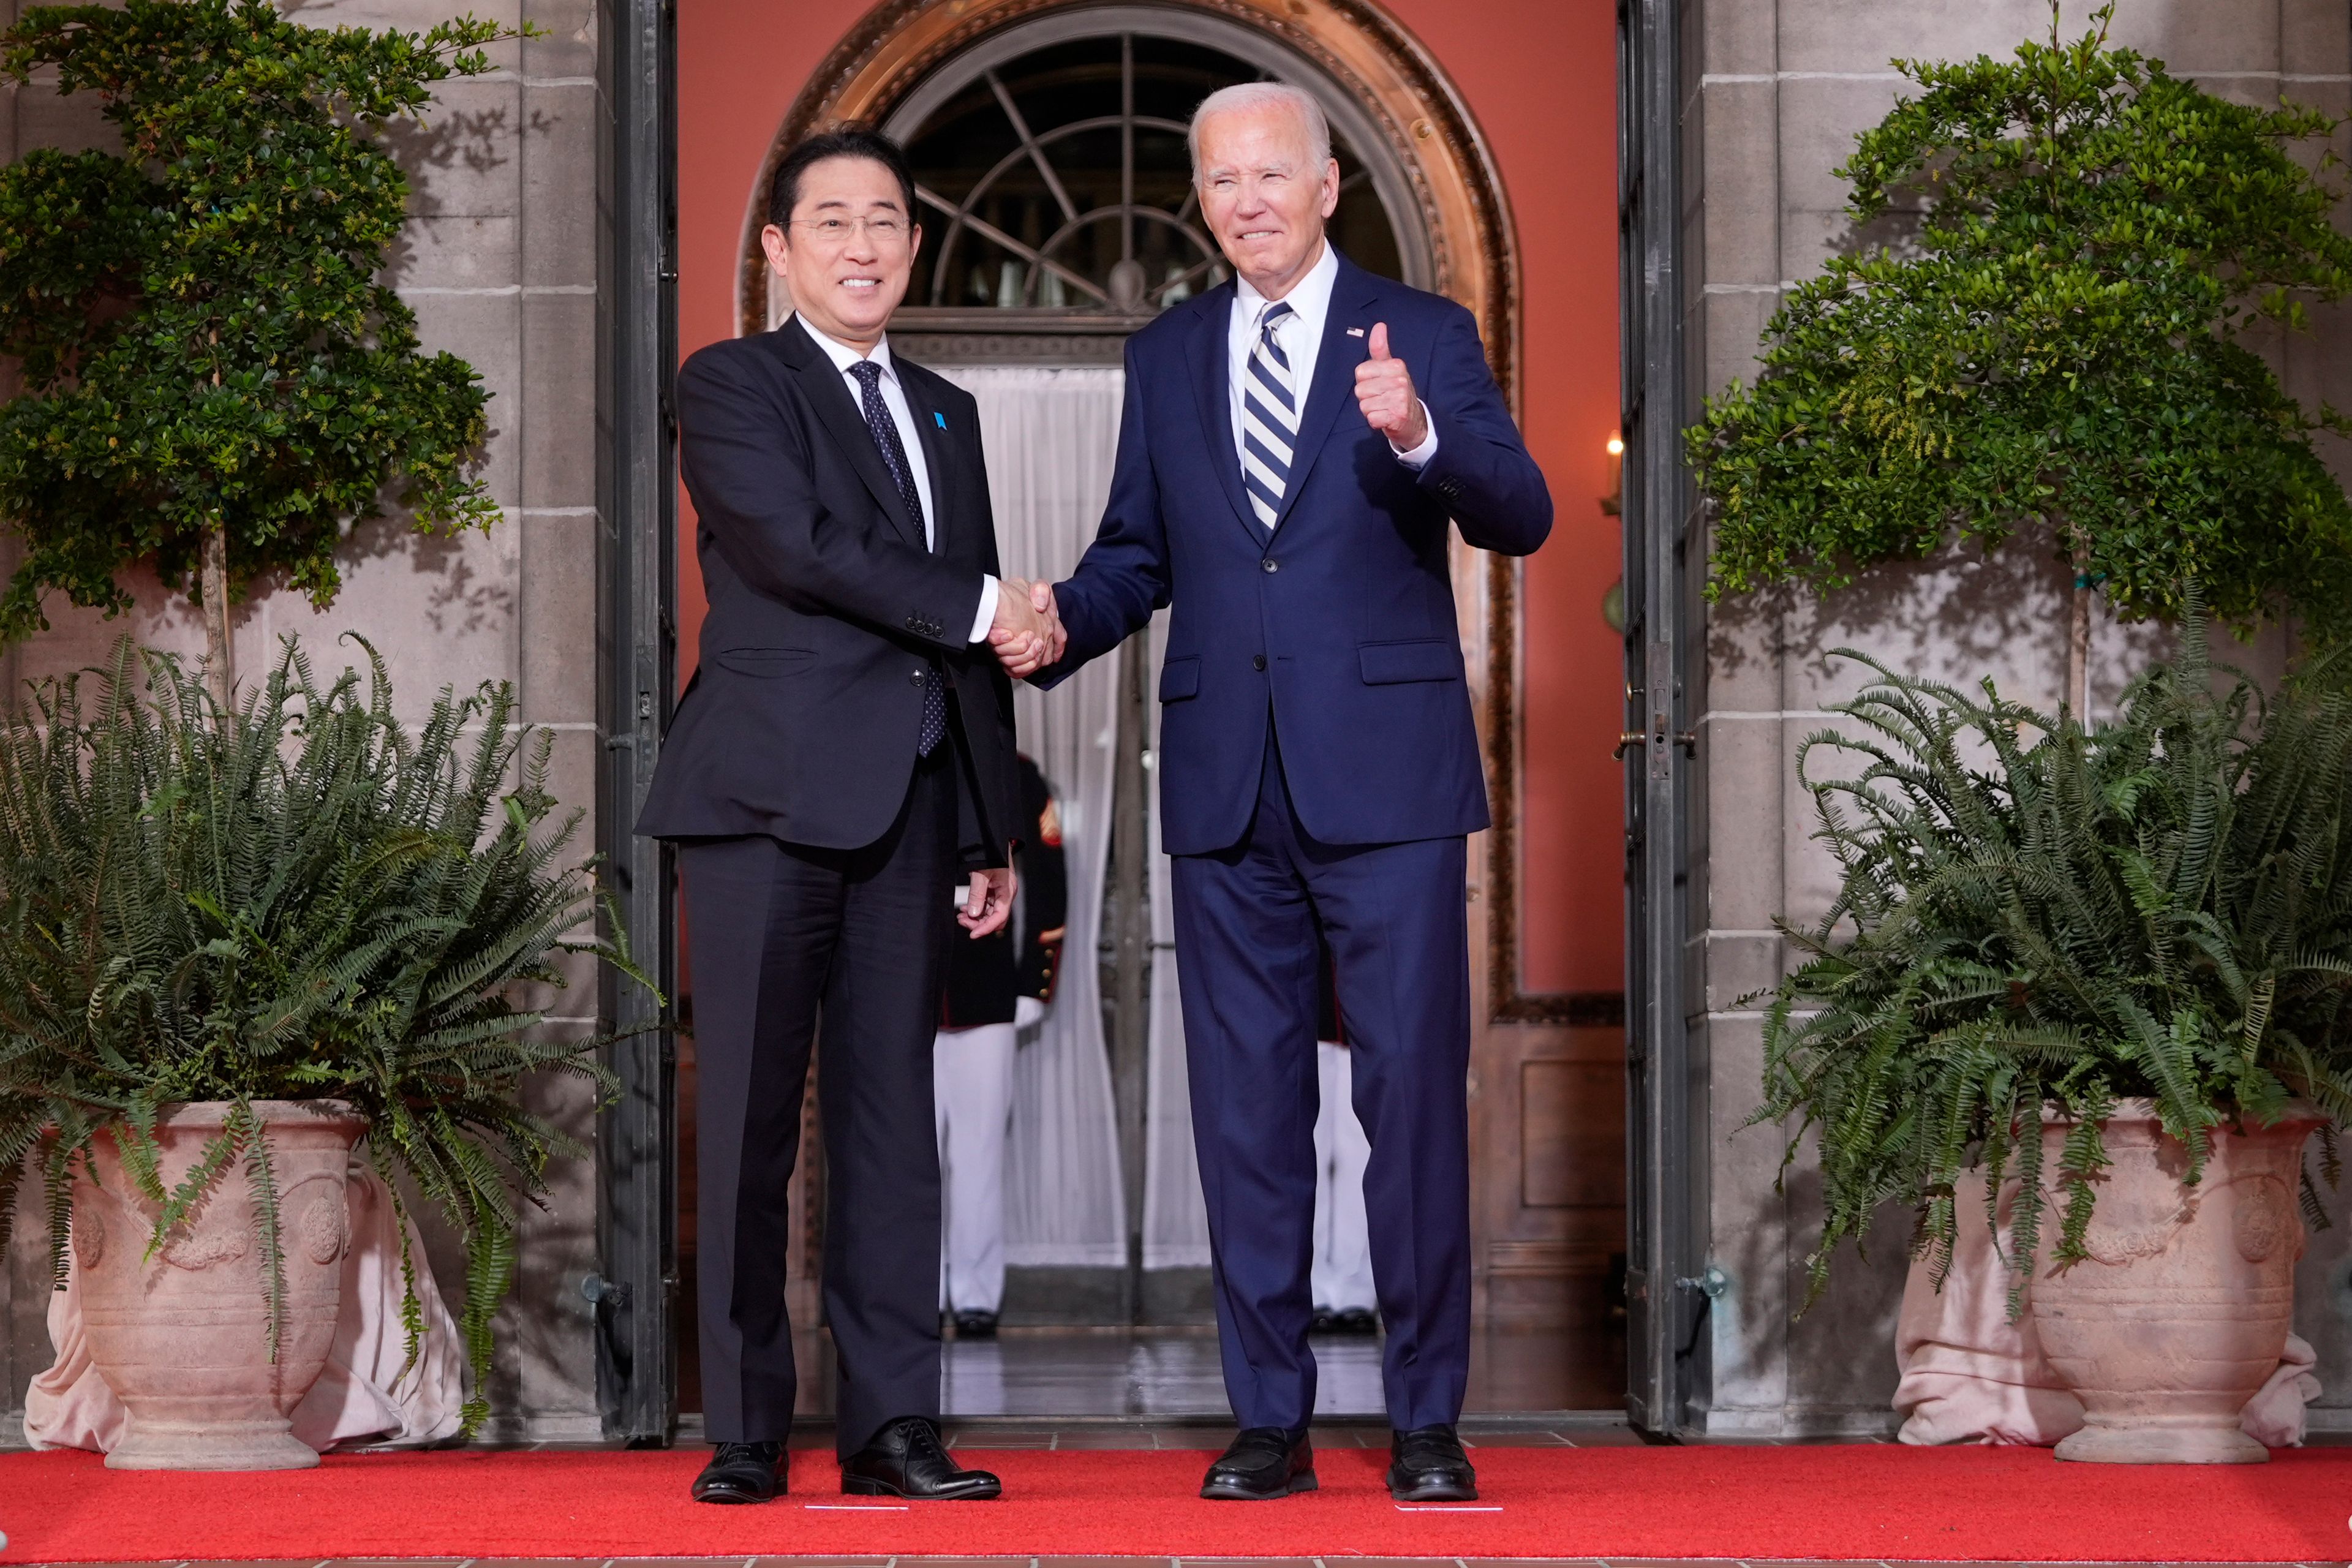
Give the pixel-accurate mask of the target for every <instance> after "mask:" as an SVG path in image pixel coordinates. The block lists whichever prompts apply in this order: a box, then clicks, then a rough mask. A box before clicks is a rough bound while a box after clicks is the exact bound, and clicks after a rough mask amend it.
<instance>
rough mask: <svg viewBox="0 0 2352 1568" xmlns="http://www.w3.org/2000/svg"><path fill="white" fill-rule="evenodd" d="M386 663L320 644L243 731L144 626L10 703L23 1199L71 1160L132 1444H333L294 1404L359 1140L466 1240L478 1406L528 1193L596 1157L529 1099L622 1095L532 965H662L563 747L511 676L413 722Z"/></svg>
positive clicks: (157, 1448)
mask: <svg viewBox="0 0 2352 1568" xmlns="http://www.w3.org/2000/svg"><path fill="white" fill-rule="evenodd" d="M368 658H369V662H370V667H371V669H372V672H373V673H372V675H371V676H370V677H369V678H368V679H367V680H366V681H365V682H362V679H361V677H360V676H359V675H358V674H357V673H356V672H354V671H351V670H346V671H345V672H344V673H343V674H342V675H341V678H340V679H336V680H334V681H332V682H331V683H327V684H321V683H320V682H319V681H318V680H316V679H314V678H313V677H312V675H311V672H310V667H309V665H308V664H307V662H306V661H305V660H304V658H302V656H301V654H300V653H299V649H298V648H297V647H296V646H295V645H294V643H293V642H292V641H291V640H290V639H289V641H288V642H287V643H286V645H285V647H284V649H283V651H282V652H281V653H280V655H279V657H278V661H277V664H276V665H275V667H274V668H272V669H271V670H270V671H269V674H268V679H267V680H266V681H265V682H264V683H262V684H261V686H260V687H259V688H258V689H257V690H256V691H254V692H253V693H252V694H250V695H249V696H247V699H246V700H245V701H244V703H243V706H242V707H241V708H240V709H239V710H238V711H237V713H236V716H235V721H234V722H223V721H222V720H223V715H221V714H220V713H219V712H218V711H217V710H215V707H214V704H213V700H212V697H211V695H210V693H209V692H208V691H206V690H205V689H204V686H203V684H202V683H201V681H199V680H198V679H194V678H193V677H192V676H191V675H190V674H189V673H188V672H187V671H186V670H184V669H183V668H182V667H181V666H180V664H179V663H178V662H177V661H176V660H175V659H173V658H171V657H169V656H166V655H163V654H157V653H152V652H149V653H141V652H139V651H137V650H135V649H134V648H133V647H131V643H130V642H129V640H128V639H125V640H124V641H122V642H121V643H119V644H118V645H117V646H116V649H115V652H114V656H113V659H112V662H111V663H110V666H109V667H108V668H105V669H103V670H100V671H95V672H86V673H85V674H84V675H81V676H72V677H67V678H65V679H59V680H56V681H52V682H47V683H44V684H42V685H40V686H38V687H37V688H36V689H35V690H34V700H33V701H32V703H31V705H30V706H29V707H28V708H26V709H24V710H19V711H18V712H17V713H16V714H15V715H13V716H12V717H10V718H9V719H7V720H6V721H5V723H0V1216H4V1215H7V1214H9V1213H11V1212H13V1210H14V1207H15V1205H14V1199H15V1197H16V1187H17V1185H18V1184H19V1182H20V1180H22V1179H23V1177H24V1175H25V1174H26V1171H27V1169H28V1167H37V1171H38V1179H39V1182H40V1184H41V1188H42V1199H43V1202H44V1205H45V1208H46V1212H47V1215H48V1218H49V1222H50V1237H49V1239H50V1248H51V1264H52V1268H53V1269H54V1271H55V1272H56V1274H57V1276H58V1279H60V1281H62V1279H63V1278H64V1275H65V1271H66V1269H67V1268H68V1257H69V1256H70V1258H71V1262H72V1265H73V1266H74V1267H76V1268H78V1269H79V1285H80V1289H81V1291H82V1300H83V1303H84V1323H85V1329H86V1331H87V1336H88V1340H89V1347H90V1351H91V1355H92V1359H93V1362H94V1363H95V1364H96V1365H97V1367H98V1369H99V1372H100V1375H101V1376H103V1377H104V1378H105V1380H106V1382H107V1384H108V1385H109V1386H110V1388H111V1389H112V1390H113V1392H114V1393H115V1394H116V1396H117V1397H118V1398H119V1399H120V1400H121V1403H122V1405H124V1407H125V1410H126V1412H127V1415H128V1417H129V1419H128V1426H127V1430H126V1433H125V1436H124V1438H123V1440H122V1441H121V1444H120V1445H118V1446H117V1447H116V1448H115V1449H114V1450H113V1451H112V1452H111V1453H110V1455H109V1458H108V1463H109V1464H110V1465H114V1466H117V1467H129V1468H236V1469H254V1468H297V1467H300V1466H306V1465H314V1464H316V1463H317V1462H318V1456H317V1455H316V1454H315V1453H313V1452H312V1451H311V1450H310V1449H309V1448H308V1447H304V1446H303V1445H302V1444H301V1443H300V1442H299V1441H297V1440H296V1439H295V1438H294V1437H293V1436H291V1435H290V1434H289V1431H288V1424H287V1419H286V1417H287V1415H288V1414H289V1412H290V1411H291V1410H292V1409H293V1407H294V1406H295V1405H297V1404H299V1402H300V1400H301V1398H302V1395H303V1394H305V1393H306V1392H307V1391H308V1389H309V1386H310V1382H311V1381H312V1380H313V1379H315V1378H316V1377H317V1375H318V1373H319V1372H320V1366H321V1365H322V1363H323V1360H324V1357H325V1354H326V1352H327V1349H328V1347H329V1345H330V1343H331V1341H332V1339H333V1336H334V1331H335V1319H336V1311H337V1300H336V1295H337V1289H338V1281H339V1268H338V1264H339V1260H340V1258H341V1253H342V1250H343V1247H345V1245H346V1244H347V1234H346V1229H345V1218H344V1208H343V1177H344V1172H345V1168H346V1163H347V1160H348V1159H349V1157H350V1156H351V1154H352V1150H353V1146H354V1142H355V1141H356V1143H357V1150H358V1155H359V1157H360V1158H362V1159H365V1160H366V1161H368V1162H369V1163H372V1164H373V1166H374V1168H375V1169H376V1171H377V1172H378V1173H379V1174H381V1175H383V1177H384V1178H385V1180H386V1184H387V1185H388V1186H389V1187H390V1190H391V1191H392V1193H393V1194H394V1205H395V1207H396V1208H399V1209H401V1210H403V1211H405V1207H406V1205H407V1204H408V1203H409V1202H410V1201H412V1195H413V1197H414V1198H416V1199H422V1200H423V1201H425V1203H427V1204H429V1205H434V1206H435V1207H436V1208H437V1209H438V1210H439V1211H440V1212H441V1214H442V1215H443V1216H444V1217H445V1218H446V1221H447V1222H448V1224H449V1225H450V1226H452V1227H453V1228H454V1230H455V1231H456V1232H457V1235H458V1236H459V1237H462V1238H463V1241H464V1244H465V1247H466V1258H467V1266H466V1281H465V1290H464V1304H463V1309H462V1310H461V1312H460V1314H459V1316H460V1322H461V1327H462V1332H463V1337H464V1340H465V1344H466V1349H467V1356H468V1359H469V1361H470V1362H471V1364H472V1369H473V1374H474V1376H473V1391H472V1398H471V1399H470V1400H469V1401H468V1403H467V1407H466V1412H465V1422H466V1426H467V1429H468V1430H471V1429H472V1428H473V1427H474V1426H477V1425H478V1423H479V1422H480V1420H481V1419H482V1417H483V1415H484V1414H485V1413H486V1410H487V1405H486V1402H485V1400H484V1397H483V1389H484V1387H485V1383H484V1378H483V1373H484V1372H485V1370H486V1367H487V1363H488V1356H489V1350H490V1321H491V1317H492V1314H493V1313H494V1312H495V1310H497V1308H498V1306H499V1301H500V1300H501V1299H502V1298H503V1297H504V1296H505V1294H506V1291H507V1289H508V1287H509V1283H510V1282H511V1280H512V1279H513V1276H514V1268H515V1258H516V1226H517V1220H518V1216H519V1213H520V1204H522V1203H525V1202H530V1201H535V1200H536V1199H538V1198H540V1197H541V1195H542V1194H544V1192H545V1190H546V1187H545V1182H544V1179H543V1176H544V1172H545V1170H546V1166H547V1163H548V1161H549V1159H550V1158H551V1156H554V1155H557V1154H564V1153H570V1154H579V1153H583V1152H584V1151H583V1150H582V1149H580V1148H579V1147H578V1145H577V1144H576V1143H575V1142H573V1141H572V1139H570V1138H569V1137H567V1136H566V1135H565V1134H564V1133H562V1131H560V1130H559V1129H558V1128H556V1127H554V1126H553V1125H551V1123H549V1122H548V1121H546V1120H544V1119H543V1118H541V1117H539V1116H537V1115H534V1114H532V1113H531V1112H530V1111H529V1110H525V1109H524V1108H523V1106H522V1103H521V1101H520V1094H519V1090H520V1085H521V1084H522V1082H523V1080H524V1079H526V1078H527V1077H529V1076H530V1075H532V1074H541V1073H557V1074H571V1075H574V1076H579V1077H585V1078H588V1079H593V1080H595V1081H596V1082H598V1083H599V1084H600V1085H602V1084H604V1082H605V1074H604V1072H603V1070H602V1069H601V1068H599V1067H598V1066H597V1065H596V1052H597V1050H598V1048H599V1047H601V1046H602V1045H603V1044H604V1041H603V1040H600V1039H593V1038H584V1039H583V1038H568V1039H567V1038H562V1037H550V1036H548V1035H547V1034H546V1033H545V1032H543V1031H542V1030H541V1023H542V1021H543V1016H544V1015H543V1014H542V1012H541V1010H540V1009H539V1008H537V1007H536V1006H534V1005H531V1004H530V1002H529V1001H528V1000H526V993H525V988H526V987H530V986H545V985H549V984H561V983H562V976H561V973H560V971H559V968H558V965H559V963H560V961H562V959H563V958H564V957H565V955H566V954H568V953H575V952H587V953H591V954H593V955H594V956H595V957H596V958H597V959H599V960H601V961H602V962H604V963H612V964H614V965H618V966H620V967H622V968H623V969H624V970H625V971H626V972H628V973H632V974H633V975H634V974H635V970H634V969H633V968H631V967H630V965H629V959H628V954H627V952H626V948H625V944H623V943H622V942H620V941H619V940H618V939H617V938H615V939H614V940H613V941H611V942H605V941H600V940H598V939H597V938H596V937H595V936H594V935H593V932H592V931H589V930H588V929H587V928H588V926H589V923H590V921H592V919H593V916H594V914H595V912H596V910H595V896H594V888H593V883H592V881H591V879H590V868H589V867H588V866H586V865H584V864H574V863H572V862H570V861H569V860H568V859H567V854H568V850H569V847H570V844H571V840H572V833H573V829H574V827H575V826H576V822H577V814H576V813H575V814H572V815H571V816H562V817H559V816H557V813H556V805H555V802H554V799H553V797H552V796H551V795H550V794H549V793H548V788H547V763H548V757H549V753H550V742H551V738H550V737H548V736H547V735H546V734H545V733H544V732H541V734H540V735H539V736H538V737H537V738H536V739H532V738H531V737H530V736H529V735H528V733H527V732H526V731H525V730H524V729H523V728H521V727H519V726H518V725H517V723H516V721H515V699H514V694H513V692H512V690H511V689H510V688H509V687H506V686H504V685H485V686H484V687H483V688H482V689H479V690H478V691H477V692H475V693H474V694H473V695H471V696H467V697H459V696H457V695H456V694H454V693H452V692H449V691H447V690H445V691H443V692H442V694H441V695H440V697H439V699H438V700H436V702H435V703H434V705H433V709H432V711H431V713H430V715H429V716H428V717H427V718H426V719H425V721H424V722H423V724H422V725H421V726H420V727H418V728H416V729H415V730H414V731H411V730H410V729H409V728H408V727H406V726H404V724H403V723H402V722H401V721H399V720H398V719H397V718H395V717H394V711H393V705H392V692H391V687H390V683H389V681H388V680H387V679H386V677H385V674H384V668H383V663H382V661H381V660H380V659H378V658H376V657H375V655H374V652H373V649H369V650H368ZM541 994H545V993H543V992H542V993H541ZM403 1217H405V1215H404V1213H403ZM402 1230H403V1233H404V1234H405V1226H402ZM68 1237H70V1240H69V1241H68ZM0 1242H5V1233H0ZM68 1247H69V1248H70V1253H68ZM414 1263H415V1260H414V1259H413V1258H408V1257H406V1256H404V1258H403V1259H402V1265H403V1273H404V1283H405V1286H406V1292H407V1310H405V1311H404V1319H405V1321H406V1324H407V1328H408V1332H409V1336H410V1353H411V1354H412V1356H413V1355H414V1354H415V1349H416V1339H417V1335H418V1334H419V1332H420V1330H421V1326H422V1322H423V1314H422V1312H421V1310H420V1303H419V1302H418V1300H417V1298H416V1289H417V1283H416V1277H415V1269H414Z"/></svg>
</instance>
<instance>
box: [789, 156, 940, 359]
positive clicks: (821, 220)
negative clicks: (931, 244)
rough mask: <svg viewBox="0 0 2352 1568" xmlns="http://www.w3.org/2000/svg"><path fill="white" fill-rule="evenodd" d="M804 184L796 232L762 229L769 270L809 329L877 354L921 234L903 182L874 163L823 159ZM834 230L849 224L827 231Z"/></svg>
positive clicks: (794, 226)
mask: <svg viewBox="0 0 2352 1568" xmlns="http://www.w3.org/2000/svg"><path fill="white" fill-rule="evenodd" d="M800 185H801V188H800V196H799V199H798V200H797V201H795V202H794V203H793V216H792V223H791V225H790V226H789V227H779V226H776V225H774V224H770V225H769V226H767V227H765V228H763V229H761V231H760V243H761V247H763V248H765V249H766V251H767V253H768V265H769V266H771V267H772V268H775V272H776V276H777V277H779V278H781V279H783V281H784V286H785V287H786V288H788V289H791V290H792V298H793V310H797V311H799V312H800V313H801V315H802V317H803V319H805V320H806V321H807V322H808V324H809V325H810V326H812V327H814V328H815V329H816V330H817V331H820V332H823V333H824V335H825V336H826V337H829V338H832V339H835V341H837V342H845V343H847V344H849V345H850V346H851V347H852V348H856V349H871V348H872V347H873V346H874V345H875V344H876V343H878V342H881V341H882V331H883V329H884V328H885V327H886V326H887V325H888V324H889V321H890V312H891V311H893V310H897V309H898V301H899V300H903V299H905V298H906V297H907V284H908V280H909V279H911V278H912V277H913V275H914V270H915V249H916V247H917V246H918V245H919V244H920V243H921V241H922V237H923V233H922V230H921V229H919V228H917V227H915V226H913V215H911V214H910V213H908V211H907V203H906V197H905V195H904V193H903V192H901V191H900V190H899V188H898V177H897V176H896V175H894V174H891V173H890V171H889V169H888V168H887V167H886V166H885V165H883V164H881V163H876V162H875V161H874V160H873V159H871V158H852V157H841V158H825V159H822V160H820V161H819V162H817V163H812V164H810V165H809V166H808V168H807V169H806V170H804V171H803V173H802V174H801V182H800ZM835 224H838V225H840V226H841V227H840V228H839V229H838V230H830V229H829V228H828V226H831V225H835ZM877 224H878V225H880V226H882V230H883V232H880V233H877ZM893 228H895V230H896V232H895V234H893V233H891V232H890V231H891V230H892V229H893Z"/></svg>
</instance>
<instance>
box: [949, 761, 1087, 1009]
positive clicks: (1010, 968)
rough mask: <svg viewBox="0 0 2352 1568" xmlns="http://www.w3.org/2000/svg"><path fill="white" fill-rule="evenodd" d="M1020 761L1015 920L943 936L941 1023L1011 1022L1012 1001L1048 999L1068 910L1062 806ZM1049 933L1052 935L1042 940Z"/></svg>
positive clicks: (1031, 765) (1049, 787) (1029, 766)
mask: <svg viewBox="0 0 2352 1568" xmlns="http://www.w3.org/2000/svg"><path fill="white" fill-rule="evenodd" d="M1020 765H1021V820H1020V822H1019V824H1018V825H1017V826H1016V827H1015V829H1014V837H1017V838H1019V839H1020V840H1021V841H1022V847H1021V853H1020V855H1019V856H1018V857H1017V858H1016V859H1017V869H1018V870H1019V872H1020V886H1019V888H1018V889H1016V890H1015V892H1014V894H1013V900H1014V901H1013V918H1012V919H1011V920H1010V921H1006V922H1005V923H1004V927H1003V930H1001V931H997V932H996V934H994V935H993V936H984V937H982V938H981V939H980V940H979V941H978V942H974V941H973V940H972V939H971V938H970V937H968V936H966V935H964V934H963V933H962V932H961V931H958V932H957V933H956V934H955V935H954V936H952V937H950V939H949V941H948V984H947V991H946V994H944V995H943V996H942V998H941V999H940V1022H941V1024H942V1026H945V1027H947V1028H950V1029H969V1028H973V1027H976V1026H979V1025H982V1024H1009V1023H1011V1022H1013V1002H1014V1000H1015V999H1016V998H1018V997H1022V996H1034V997H1035V998H1036V999H1037V1000H1038V1001H1040V1002H1050V1001H1052V1000H1053V999H1054V982H1055V979H1056V978H1057V977H1058V976H1057V974H1056V970H1057V969H1058V967H1059V965H1060V962H1061V956H1062V931H1063V928H1064V927H1065V926H1066V925H1067V924H1068V921H1069V908H1070V899H1069V881H1068V874H1067V872H1066V869H1065V865H1064V861H1063V858H1062V824H1061V811H1060V808H1059V806H1058V805H1056V804H1055V800H1054V789H1053V785H1051V784H1047V783H1046V782H1045V774H1044V773H1040V772H1038V770H1037V764H1036V763H1033V762H1031V761H1030V760H1029V759H1028V758H1026V757H1023V758H1021V759H1020ZM1016 931H1017V932H1018V946H1017V947H1016V945H1015V932H1016ZM1048 936H1050V937H1051V938H1052V939H1053V940H1051V941H1047V940H1045V939H1046V938H1047V937H1048Z"/></svg>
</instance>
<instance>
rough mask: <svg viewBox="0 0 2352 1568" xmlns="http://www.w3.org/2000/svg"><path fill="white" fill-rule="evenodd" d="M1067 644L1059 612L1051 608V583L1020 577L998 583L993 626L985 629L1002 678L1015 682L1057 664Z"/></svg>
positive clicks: (1052, 606)
mask: <svg viewBox="0 0 2352 1568" xmlns="http://www.w3.org/2000/svg"><path fill="white" fill-rule="evenodd" d="M1069 642H1070V635H1069V633H1067V632H1066V631H1064V630H1063V629H1062V616H1061V612H1060V611H1059V610H1057V609H1056V608H1055V605H1054V585H1053V584H1051V583H1031V582H1028V581H1026V580H1024V579H1023V578H1019V577H1006V578H1004V579H1003V580H1002V581H1001V582H1000V583H999V584H998V586H997V591H996V624H995V625H994V626H991V627H989V629H988V643H989V647H991V648H992V650H993V651H994V652H995V654H996V658H997V662H999V663H1001V664H1002V665H1003V666H1004V673H1005V674H1007V675H1009V676H1012V677H1013V679H1015V680H1018V679H1023V678H1024V677H1026V676H1031V675H1034V674H1036V673H1037V671H1039V670H1041V669H1043V668H1045V667H1046V666H1047V665H1049V664H1058V663H1060V662H1061V658H1062V650H1063V649H1064V648H1066V647H1068V646H1069Z"/></svg>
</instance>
